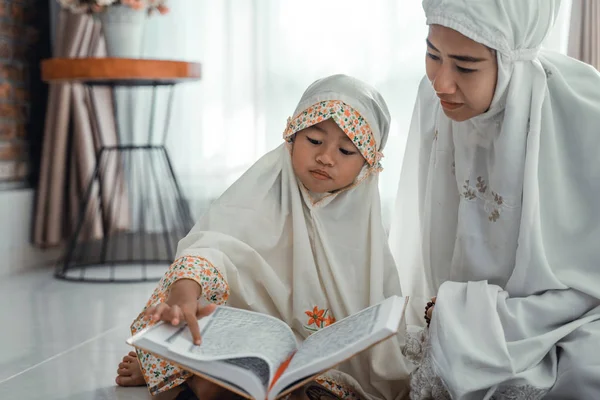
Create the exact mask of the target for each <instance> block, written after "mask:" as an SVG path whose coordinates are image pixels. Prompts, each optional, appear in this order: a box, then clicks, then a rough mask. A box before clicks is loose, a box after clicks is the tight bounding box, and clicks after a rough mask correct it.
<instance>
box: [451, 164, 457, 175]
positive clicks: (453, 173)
mask: <svg viewBox="0 0 600 400" xmlns="http://www.w3.org/2000/svg"><path fill="white" fill-rule="evenodd" d="M451 168H452V175H454V176H456V161H452V166H451Z"/></svg>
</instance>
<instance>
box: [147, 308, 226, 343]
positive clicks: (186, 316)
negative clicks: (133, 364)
mask: <svg viewBox="0 0 600 400" xmlns="http://www.w3.org/2000/svg"><path fill="white" fill-rule="evenodd" d="M216 307H217V306H216V305H214V304H210V305H208V306H202V305H200V303H198V301H196V300H194V301H190V302H185V303H179V304H174V305H172V306H171V305H169V304H168V303H160V304H158V305H156V306H152V307H150V308H148V309H147V310H146V316H147V317H151V318H152V320H153V321H165V322H170V323H171V324H173V325H179V323H180V322H181V321H185V322H186V323H187V325H188V327H189V328H190V332H191V333H192V339H193V341H194V344H196V345H199V344H200V343H201V342H202V338H201V337H200V327H199V326H198V319H200V318H202V317H206V316H208V315H210V314H211V313H212V312H213V311H214V310H215V308H216Z"/></svg>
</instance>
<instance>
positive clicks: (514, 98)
mask: <svg viewBox="0 0 600 400" xmlns="http://www.w3.org/2000/svg"><path fill="white" fill-rule="evenodd" d="M423 8H424V10H425V14H426V16H427V23H428V24H438V25H443V26H446V27H448V28H451V29H454V30H456V31H458V32H460V33H462V34H463V35H465V36H467V37H469V38H471V39H473V40H475V41H477V42H479V43H482V44H484V45H486V46H488V47H490V48H492V49H496V50H497V60H498V82H497V88H496V93H495V96H494V99H493V101H492V105H491V108H490V110H489V111H488V112H486V113H485V114H482V115H480V116H477V117H475V118H472V119H470V120H468V121H465V122H454V121H452V120H450V119H449V118H447V117H446V116H445V115H444V113H443V111H442V110H441V107H440V104H439V99H438V98H437V97H436V95H435V93H434V90H433V88H432V87H431V84H430V82H429V81H428V80H427V79H424V80H423V82H422V84H421V86H420V88H419V94H418V98H417V103H416V105H415V110H414V114H413V119H412V124H411V128H410V133H409V138H408V144H407V148H406V156H405V161H404V166H403V169H402V175H401V178H400V186H399V191H398V199H397V205H396V216H395V219H394V221H393V226H392V230H391V234H390V245H391V248H392V252H393V254H394V257H395V259H396V262H397V264H398V266H399V270H400V279H401V283H402V289H403V292H404V293H405V294H406V295H408V296H410V297H411V299H417V298H419V303H417V304H413V308H414V309H415V310H418V313H416V314H414V315H413V318H411V320H409V321H408V322H409V323H421V324H422V318H423V317H422V316H423V310H424V306H425V303H424V302H426V301H427V300H426V299H428V298H429V297H432V296H436V295H437V304H436V307H435V311H434V314H433V315H434V317H433V320H432V324H431V329H430V332H429V334H430V345H431V356H432V359H433V367H434V369H435V372H436V373H437V375H438V376H439V377H440V378H441V379H442V381H443V383H444V385H445V386H446V388H447V389H448V391H449V392H450V394H451V395H452V397H453V398H456V399H461V398H479V399H480V398H483V397H484V396H485V395H486V394H488V395H489V394H490V393H492V392H494V390H498V391H502V390H508V387H509V386H511V385H512V386H513V387H515V386H519V385H525V386H527V385H529V386H531V387H535V388H541V389H548V388H550V387H551V386H552V385H553V383H554V381H555V379H556V363H557V351H558V350H557V346H556V344H557V342H559V341H560V340H561V339H562V338H564V337H565V336H566V335H568V334H569V333H570V332H572V331H573V330H575V329H577V328H578V327H579V326H581V325H583V324H585V323H587V322H590V321H593V320H597V319H599V318H600V313H599V311H598V310H597V309H595V308H596V307H597V306H598V305H599V304H600V301H599V300H598V299H600V247H599V238H600V213H599V212H598V204H599V198H600V166H599V164H598V156H599V154H600V133H599V132H600V130H599V129H600V128H599V126H600V75H599V74H598V72H597V71H595V70H594V69H593V68H592V67H590V66H588V65H585V64H582V63H580V62H578V61H575V60H573V59H570V58H568V57H565V56H561V55H559V54H553V53H548V52H544V51H541V50H540V45H541V43H542V41H543V39H544V38H545V37H546V35H547V34H548V32H549V31H550V29H551V27H552V24H553V23H554V19H555V17H556V14H557V12H558V9H559V1H556V0H425V1H423Z"/></svg>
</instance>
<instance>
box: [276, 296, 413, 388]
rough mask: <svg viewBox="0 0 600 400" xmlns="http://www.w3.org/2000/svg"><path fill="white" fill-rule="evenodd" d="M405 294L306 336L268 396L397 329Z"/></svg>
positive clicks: (380, 339) (384, 337) (290, 386)
mask: <svg viewBox="0 0 600 400" xmlns="http://www.w3.org/2000/svg"><path fill="white" fill-rule="evenodd" d="M406 300H407V299H406V298H404V297H398V296H392V297H390V298H388V299H386V300H384V301H382V302H381V303H379V304H377V305H374V306H371V307H369V308H367V309H365V310H363V311H360V312H358V313H356V314H354V315H351V316H349V317H347V318H344V319H342V320H340V321H338V322H336V323H334V324H333V325H330V326H328V327H326V328H323V329H321V330H320V331H318V332H315V333H313V334H312V335H311V336H309V337H308V338H307V339H306V340H305V341H304V342H303V343H302V344H301V345H300V346H299V348H298V351H297V352H296V353H295V354H294V356H293V357H292V360H291V362H290V364H289V366H288V368H287V370H286V371H285V373H284V374H283V375H282V376H281V378H280V379H279V380H278V381H277V382H276V383H275V384H274V385H273V387H272V389H271V393H269V399H272V398H275V397H276V396H278V395H280V394H286V393H287V392H288V391H289V390H291V389H293V388H295V387H296V386H298V382H299V383H300V384H302V383H303V382H304V383H305V382H307V381H309V380H310V379H312V377H313V376H314V375H316V374H319V373H323V372H324V371H327V370H328V369H331V368H334V367H335V366H336V365H338V364H340V363H342V362H344V361H346V360H348V359H349V358H351V357H353V356H354V355H356V354H358V353H360V352H362V351H364V350H367V349H368V348H369V347H371V346H374V345H375V344H377V343H379V342H381V341H383V340H385V339H388V338H390V337H391V336H393V335H394V334H396V333H397V332H398V328H399V326H400V322H401V320H402V319H403V318H404V308H405V306H406Z"/></svg>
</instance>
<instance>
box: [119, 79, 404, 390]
mask: <svg viewBox="0 0 600 400" xmlns="http://www.w3.org/2000/svg"><path fill="white" fill-rule="evenodd" d="M389 122H390V117H389V113H388V109H387V106H386V104H385V102H384V100H383V98H382V97H381V95H380V94H379V93H378V92H377V91H376V90H375V89H373V88H372V87H370V86H368V85H366V84H365V83H363V82H361V81H359V80H357V79H354V78H351V77H348V76H343V75H335V76H331V77H328V78H325V79H321V80H318V81H316V82H315V83H313V84H312V85H311V86H310V87H309V88H308V89H307V90H306V92H305V93H304V95H303V96H302V99H301V100H300V103H299V105H298V107H297V108H296V111H295V112H294V114H293V117H292V118H290V119H289V120H288V124H287V128H286V130H285V132H284V139H285V141H286V143H285V144H283V145H281V146H279V147H278V148H277V149H275V150H273V151H271V152H270V153H268V154H266V155H265V156H263V157H262V158H261V159H260V160H259V161H258V162H257V163H256V164H255V165H254V166H253V167H252V168H250V169H249V170H248V171H247V172H246V173H245V174H244V175H243V176H242V177H241V178H240V179H239V180H238V181H237V182H236V183H235V184H233V186H231V187H230V188H229V189H228V190H227V191H226V192H225V194H223V196H221V198H220V199H219V200H218V201H216V202H215V203H214V204H213V205H212V207H211V208H210V210H209V211H208V212H207V213H206V215H204V217H203V218H202V219H201V220H200V221H199V222H198V224H197V225H196V226H195V227H194V228H193V229H192V231H191V232H190V233H189V234H188V235H187V237H185V238H184V239H183V240H182V241H181V242H180V243H179V247H178V252H177V259H176V261H175V262H174V263H173V265H172V266H171V267H170V269H169V271H168V272H167V273H166V275H165V276H164V278H163V279H162V281H161V282H160V284H159V286H158V288H157V289H156V291H155V292H154V295H153V296H152V298H151V299H150V301H149V302H148V304H147V305H146V309H145V311H144V312H143V313H142V314H141V315H140V317H138V319H137V320H136V321H135V322H134V323H133V325H132V332H133V333H136V332H138V331H139V330H140V329H143V328H144V327H146V326H147V325H148V324H149V323H151V317H152V318H154V321H156V320H157V319H161V320H166V321H171V322H173V323H175V324H176V323H179V322H180V321H181V320H182V319H184V318H185V319H186V320H187V321H190V322H192V324H190V326H191V327H192V333H193V336H194V338H195V339H198V340H199V339H200V337H199V332H198V329H197V324H196V323H195V321H196V317H197V316H200V315H203V314H204V315H205V314H206V313H207V312H210V308H201V307H200V306H198V305H197V299H198V298H199V297H203V298H205V299H207V300H208V301H210V302H212V303H215V304H225V303H227V304H228V305H229V306H232V307H238V308H244V309H248V310H253V311H258V312H262V313H266V314H269V315H272V316H275V317H277V318H280V319H281V320H283V321H285V322H286V323H287V324H288V325H289V326H290V327H291V328H292V329H293V330H294V332H295V333H296V335H297V337H298V338H299V339H300V340H303V339H306V338H307V337H308V336H309V335H310V334H311V333H313V332H315V331H317V330H319V329H321V328H323V327H325V326H327V325H330V324H332V323H333V322H335V321H336V319H342V318H344V317H347V316H349V315H351V314H354V313H356V312H358V311H360V310H362V309H364V308H366V307H368V306H370V305H373V304H376V303H378V302H379V301H381V300H383V299H384V298H387V297H389V296H390V295H394V294H400V282H399V279H398V274H397V270H396V267H395V264H394V262H393V259H392V257H391V253H390V251H389V248H388V245H387V240H386V235H385V232H384V229H383V226H382V222H381V212H380V201H379V191H378V173H379V171H380V170H381V167H380V164H379V160H380V158H381V157H382V154H381V153H380V150H381V149H382V148H383V147H384V145H385V142H386V138H387V135H388V130H389ZM400 346H401V343H400V342H399V338H393V339H391V340H388V341H386V342H384V343H382V344H380V345H378V346H375V347H374V348H373V349H371V350H369V351H367V352H365V353H362V354H361V355H359V356H356V357H354V358H352V359H351V360H349V361H348V362H346V363H344V364H342V365H341V366H340V367H339V368H338V369H337V370H335V371H332V372H330V373H327V374H325V375H323V376H321V377H320V378H319V379H318V380H317V382H318V383H320V384H321V385H322V386H323V387H325V388H327V389H329V390H330V391H331V392H333V393H334V394H336V395H337V396H339V397H342V398H378V399H396V398H400V397H402V396H404V395H405V394H406V391H407V383H406V380H407V377H408V372H409V371H408V368H407V366H406V365H405V364H404V359H403V357H402V355H401V353H400ZM138 357H139V361H140V363H141V366H142V371H143V376H144V378H145V381H146V382H147V384H148V386H149V388H150V392H151V393H152V394H156V393H159V392H162V391H165V390H167V389H170V388H173V387H175V386H178V385H181V384H182V383H183V382H185V381H186V380H187V379H188V378H190V376H191V375H190V374H189V373H187V372H186V371H182V370H180V369H178V368H177V367H175V366H173V365H170V364H169V363H167V362H165V361H161V360H160V359H157V358H156V357H154V356H152V355H150V354H146V353H144V352H141V351H140V352H138ZM126 361H129V363H128V362H125V363H124V364H121V369H120V370H119V374H120V375H121V376H120V377H119V378H117V383H120V384H126V383H131V376H132V374H135V369H136V366H137V364H136V363H135V360H134V358H133V357H130V358H128V359H127V360H126ZM127 378H129V379H127ZM120 381H121V382H120ZM189 383H190V382H188V384H189ZM192 383H193V384H192V386H193V387H194V388H195V389H194V390H195V392H196V393H198V392H199V391H200V392H202V395H203V399H204V398H207V397H209V395H210V394H212V395H214V396H217V397H219V396H221V394H222V393H219V391H220V389H217V388H215V387H214V385H212V384H208V383H207V382H206V381H201V382H199V379H195V381H194V382H192ZM209 393H210V394H209ZM219 398H220V397H219Z"/></svg>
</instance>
